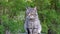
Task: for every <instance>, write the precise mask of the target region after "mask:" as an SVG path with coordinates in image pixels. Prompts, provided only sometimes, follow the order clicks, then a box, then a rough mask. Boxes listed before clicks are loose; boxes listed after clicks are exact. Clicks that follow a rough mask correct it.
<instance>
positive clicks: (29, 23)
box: [24, 7, 42, 34]
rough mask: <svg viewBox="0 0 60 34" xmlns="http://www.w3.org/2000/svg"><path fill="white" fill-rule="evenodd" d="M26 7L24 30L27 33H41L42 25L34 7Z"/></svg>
mask: <svg viewBox="0 0 60 34" xmlns="http://www.w3.org/2000/svg"><path fill="white" fill-rule="evenodd" d="M26 9H27V10H26V19H25V24H24V28H25V30H26V32H27V33H28V34H41V30H42V27H41V24H40V20H39V18H38V14H37V9H36V7H34V8H31V7H28V8H26Z"/></svg>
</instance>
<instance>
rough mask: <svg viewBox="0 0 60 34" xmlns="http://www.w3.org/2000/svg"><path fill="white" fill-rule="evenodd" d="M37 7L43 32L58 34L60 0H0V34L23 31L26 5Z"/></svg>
mask: <svg viewBox="0 0 60 34" xmlns="http://www.w3.org/2000/svg"><path fill="white" fill-rule="evenodd" d="M28 6H29V7H35V6H36V7H37V12H38V15H39V19H40V21H41V25H42V33H44V34H60V0H0V34H20V33H24V32H25V30H24V21H25V11H26V7H28Z"/></svg>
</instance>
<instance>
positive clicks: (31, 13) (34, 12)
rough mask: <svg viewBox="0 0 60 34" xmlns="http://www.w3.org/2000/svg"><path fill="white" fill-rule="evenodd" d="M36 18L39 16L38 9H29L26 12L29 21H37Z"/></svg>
mask: <svg viewBox="0 0 60 34" xmlns="http://www.w3.org/2000/svg"><path fill="white" fill-rule="evenodd" d="M36 16H37V9H36V7H34V8H30V7H28V8H27V11H26V17H27V18H28V19H35V18H36Z"/></svg>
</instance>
